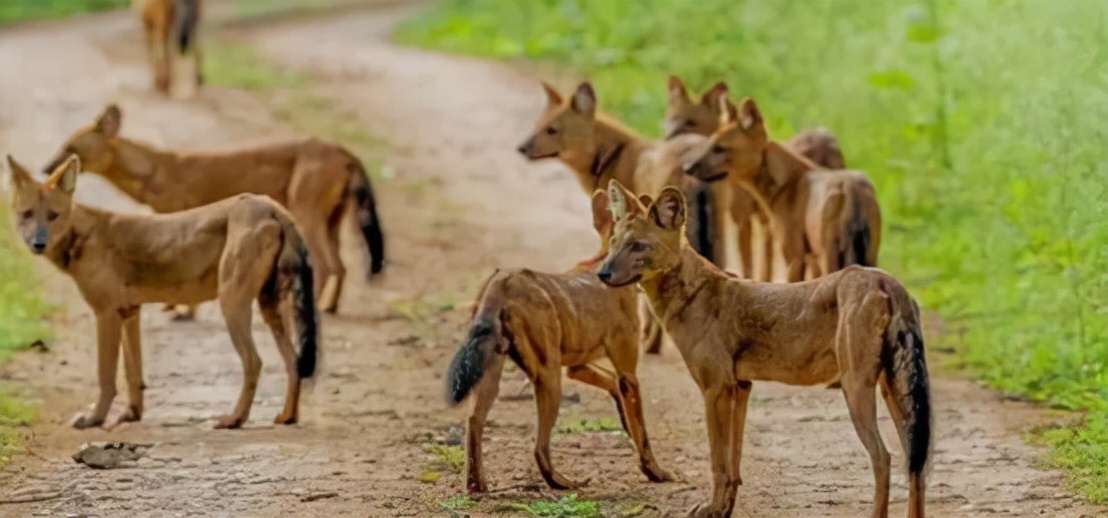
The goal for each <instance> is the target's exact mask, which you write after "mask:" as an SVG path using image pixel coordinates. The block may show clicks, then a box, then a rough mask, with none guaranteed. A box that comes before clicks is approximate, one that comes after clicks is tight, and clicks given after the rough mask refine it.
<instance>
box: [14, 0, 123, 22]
mask: <svg viewBox="0 0 1108 518" xmlns="http://www.w3.org/2000/svg"><path fill="white" fill-rule="evenodd" d="M129 3H130V0H4V1H3V2H0V25H5V24H9V23H16V22H22V21H27V20H38V19H43V18H61V17H64V16H71V15H74V14H80V13H88V12H93V11H106V10H109V9H122V8H124V7H127V5H128V4H129Z"/></svg>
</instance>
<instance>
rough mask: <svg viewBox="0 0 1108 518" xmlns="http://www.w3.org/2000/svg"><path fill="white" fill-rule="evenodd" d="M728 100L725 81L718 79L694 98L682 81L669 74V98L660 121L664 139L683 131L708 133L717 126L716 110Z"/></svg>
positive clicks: (717, 112)
mask: <svg viewBox="0 0 1108 518" xmlns="http://www.w3.org/2000/svg"><path fill="white" fill-rule="evenodd" d="M728 104H731V101H728V100H727V83H724V82H723V81H720V82H718V83H716V84H715V85H714V86H712V87H711V88H709V89H708V90H707V91H705V92H704V94H702V95H701V96H700V100H698V101H694V100H693V99H692V98H691V97H689V91H688V90H686V89H685V84H684V83H682V82H681V80H680V79H678V78H677V76H669V100H668V102H667V105H666V118H665V119H664V120H663V122H662V130H663V131H665V134H666V140H669V139H671V138H673V137H676V136H677V135H683V134H685V133H696V134H698V135H704V136H708V135H711V134H712V133H713V132H715V131H716V128H718V127H719V119H720V115H721V113H720V110H721V109H723V107H724V106H726V105H728Z"/></svg>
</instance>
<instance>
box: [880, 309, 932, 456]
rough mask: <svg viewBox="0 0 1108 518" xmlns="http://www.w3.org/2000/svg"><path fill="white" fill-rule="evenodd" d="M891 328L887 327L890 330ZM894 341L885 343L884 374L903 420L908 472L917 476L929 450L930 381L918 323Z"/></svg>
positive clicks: (901, 331)
mask: <svg viewBox="0 0 1108 518" xmlns="http://www.w3.org/2000/svg"><path fill="white" fill-rule="evenodd" d="M890 331H891V330H890ZM895 338H896V341H895V342H887V343H886V344H885V347H886V348H887V353H888V357H891V360H890V361H886V362H885V368H886V373H885V374H886V377H887V378H888V380H889V381H890V385H891V387H892V390H893V392H894V394H893V395H894V398H895V399H896V400H897V402H898V404H899V405H900V407H901V408H900V410H901V412H903V414H904V419H905V421H906V423H905V426H904V428H903V429H902V433H903V434H904V436H903V437H901V442H902V443H903V445H904V451H905V455H906V456H907V457H908V474H909V475H915V476H919V475H921V474H922V473H923V471H924V469H925V468H926V467H927V460H928V457H929V455H930V452H931V425H932V423H931V417H932V412H931V381H930V378H929V376H928V374H927V355H926V352H925V350H924V345H923V336H922V333H920V329H919V326H918V324H910V325H908V326H906V327H905V328H903V329H900V330H898V331H897V332H896V336H895Z"/></svg>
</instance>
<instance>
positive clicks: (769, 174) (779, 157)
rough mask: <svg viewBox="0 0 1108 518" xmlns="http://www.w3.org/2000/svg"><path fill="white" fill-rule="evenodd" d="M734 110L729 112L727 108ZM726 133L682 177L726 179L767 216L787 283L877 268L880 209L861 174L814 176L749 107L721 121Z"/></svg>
mask: <svg viewBox="0 0 1108 518" xmlns="http://www.w3.org/2000/svg"><path fill="white" fill-rule="evenodd" d="M732 106H733V105H732ZM723 121H724V125H723V126H721V127H720V128H719V129H718V130H716V132H715V133H714V134H713V135H712V136H711V137H710V138H709V139H708V140H707V141H705V142H704V143H702V144H701V145H700V147H699V150H698V151H697V152H695V153H691V154H689V155H688V157H689V163H688V164H686V166H685V169H686V172H688V173H689V174H691V175H693V176H696V177H697V178H699V179H701V180H705V181H716V180H723V179H726V180H727V181H729V182H731V183H732V185H734V186H735V187H736V188H743V189H746V190H747V191H748V192H750V193H751V194H752V195H753V197H754V199H755V200H756V201H758V203H759V204H760V205H762V206H764V207H765V208H764V210H765V212H767V213H768V214H769V215H770V225H771V229H772V233H773V235H774V237H775V239H777V240H778V241H779V242H780V243H781V248H782V250H781V251H782V253H783V254H784V256H785V261H786V263H787V264H788V281H789V282H796V281H799V280H802V279H803V277H804V269H805V266H807V268H808V270H809V272H810V274H811V277H812V278H815V277H819V276H820V275H823V274H827V273H831V272H835V271H838V270H839V269H841V268H844V267H846V266H849V265H852V264H858V265H862V266H876V265H877V252H878V249H879V247H880V245H881V209H880V206H879V205H878V202H877V195H876V192H875V190H874V188H873V184H872V183H871V182H870V181H869V179H868V178H867V177H866V175H865V174H864V173H862V172H861V171H845V170H836V171H828V170H824V169H822V168H820V167H819V166H817V165H816V164H814V163H813V162H811V161H810V160H808V159H806V158H804V157H802V156H800V155H798V154H796V153H795V152H793V151H790V150H789V149H788V148H786V147H785V146H782V145H781V144H778V143H777V142H774V141H771V140H770V139H769V135H768V132H767V131H766V127H765V121H764V119H763V118H762V114H761V112H760V111H759V110H758V107H757V106H756V105H755V104H754V101H753V100H751V99H746V100H744V101H743V103H742V106H741V107H738V108H735V109H734V111H732V110H730V109H729V110H728V113H727V114H725V116H724V118H723Z"/></svg>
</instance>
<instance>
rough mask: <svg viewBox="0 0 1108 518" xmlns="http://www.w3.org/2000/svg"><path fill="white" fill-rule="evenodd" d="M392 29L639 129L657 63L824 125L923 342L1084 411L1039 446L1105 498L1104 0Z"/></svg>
mask: <svg viewBox="0 0 1108 518" xmlns="http://www.w3.org/2000/svg"><path fill="white" fill-rule="evenodd" d="M397 38H398V39H399V40H400V41H401V42H404V43H409V44H415V45H419V46H423V47H428V48H434V49H440V50H446V51H453V52H460V53H466V54H472V55H478V56H488V57H495V58H506V59H520V58H522V59H527V60H532V61H542V62H552V63H555V64H557V65H559V66H560V67H565V68H566V69H568V70H571V71H573V72H574V73H576V74H578V75H580V76H582V77H587V78H590V79H591V80H592V81H593V82H594V85H595V86H596V89H597V92H598V96H599V99H600V104H601V107H602V108H603V109H605V110H607V111H610V112H612V113H613V114H615V115H617V116H619V117H620V118H622V119H623V120H624V121H626V122H627V123H629V124H630V125H632V126H634V127H636V128H638V129H639V130H641V131H643V132H644V133H646V134H648V135H652V136H657V135H658V134H659V132H660V127H659V123H660V119H661V117H662V114H663V110H664V106H665V96H666V93H665V79H666V76H667V75H669V74H671V73H672V74H676V75H678V76H680V77H681V78H682V79H684V80H685V81H686V83H687V84H689V85H690V87H692V88H694V89H696V90H697V91H699V90H701V89H703V88H705V87H707V86H708V85H710V84H711V83H712V82H714V81H716V80H719V79H724V80H726V81H728V83H729V84H730V86H731V90H732V92H733V96H735V97H741V96H745V95H749V96H752V97H754V98H755V99H756V100H757V101H758V102H759V106H760V107H761V108H762V111H763V114H764V115H765V116H766V117H767V120H768V123H769V125H770V129H771V131H772V134H773V135H774V136H775V137H777V138H778V139H782V140H783V139H785V138H787V137H789V136H790V135H791V134H793V133H794V132H795V131H797V130H799V129H801V128H804V127H808V126H812V125H817V124H818V125H825V126H827V127H829V128H831V129H832V130H833V131H834V132H835V133H837V134H838V135H839V137H840V141H841V144H842V146H843V149H844V152H845V154H846V157H847V162H848V164H849V165H851V166H852V167H857V168H861V169H864V170H866V171H867V172H868V173H869V174H870V175H871V177H872V178H873V179H874V181H875V182H876V184H877V187H878V190H879V193H880V198H881V203H882V210H883V213H884V221H885V223H884V228H885V235H884V240H883V243H882V250H881V265H882V266H883V267H884V268H886V269H888V270H890V271H892V272H894V273H895V274H897V275H898V276H899V277H901V278H902V279H904V280H905V281H906V282H907V283H908V284H909V286H910V287H911V288H912V290H913V292H914V293H915V294H916V295H917V296H918V297H920V298H921V300H922V302H923V303H924V305H925V306H926V307H928V308H929V309H932V310H935V311H938V312H939V313H940V314H941V315H942V316H943V317H944V319H945V322H946V328H947V330H948V331H949V332H947V333H944V334H943V335H942V336H931V337H930V345H932V346H934V345H937V344H939V343H942V345H944V346H950V347H954V348H955V349H956V350H957V351H958V353H959V354H958V359H959V362H960V363H962V364H964V366H965V367H967V368H969V369H970V370H971V371H972V372H974V373H975V374H976V375H978V376H980V377H981V378H983V379H985V380H987V381H988V382H989V383H991V384H992V385H993V386H995V387H997V388H999V389H1001V390H1003V391H1005V392H1009V393H1018V394H1022V395H1025V396H1027V397H1029V398H1031V399H1033V400H1035V401H1039V402H1043V403H1045V404H1048V405H1051V406H1055V407H1059V408H1065V409H1075V410H1086V411H1088V416H1087V423H1088V425H1087V426H1086V427H1085V428H1082V429H1079V430H1076V431H1071V432H1072V434H1073V436H1072V437H1065V438H1062V439H1058V440H1054V441H1052V443H1053V444H1055V445H1056V450H1055V455H1054V457H1055V460H1056V461H1057V462H1058V463H1059V464H1060V465H1065V466H1067V467H1070V468H1071V470H1070V473H1071V474H1073V479H1074V484H1075V486H1076V487H1079V488H1083V489H1084V491H1085V494H1086V495H1088V496H1089V497H1090V498H1091V499H1092V500H1094V501H1097V502H1102V503H1103V502H1108V495H1105V492H1104V491H1103V490H1101V491H1096V490H1094V489H1093V488H1092V487H1093V486H1092V485H1093V484H1094V483H1093V479H1092V477H1094V476H1095V475H1096V473H1097V470H1098V469H1100V470H1103V468H1098V467H1096V466H1097V465H1096V463H1097V462H1100V464H1099V466H1104V463H1103V459H1104V448H1105V447H1106V445H1108V433H1106V432H1105V428H1106V427H1108V424H1105V423H1108V217H1106V216H1108V203H1105V196H1106V194H1108V192H1106V186H1108V160H1105V159H1104V156H1105V155H1104V153H1105V151H1104V150H1105V142H1106V141H1108V140H1106V134H1108V125H1105V123H1104V121H1105V120H1108V89H1106V88H1105V76H1104V70H1108V46H1106V45H1104V41H1108V3H1105V2H1103V1H1100V0H1069V1H1066V2H1016V1H1010V0H978V1H972V2H966V1H962V2H957V1H953V0H931V1H922V2H917V1H909V0H887V1H883V2H874V1H872V0H834V1H800V0H792V1H778V2H764V1H758V0H696V1H694V0H640V1H637V2H614V1H613V2H597V1H586V0H533V1H529V2H505V1H497V0H446V1H443V2H441V3H440V4H438V5H437V6H436V7H434V8H432V9H430V10H428V11H426V12H425V13H424V14H422V15H420V16H418V17H416V18H414V19H412V20H410V21H409V22H407V23H406V24H405V25H404V26H403V27H402V28H401V30H400V31H399V32H398V34H397ZM534 95H535V97H536V98H540V97H541V95H542V93H541V90H540V89H539V86H538V84H537V82H536V84H535V94H534ZM536 115H537V114H536ZM522 137H523V136H522V135H521V138H522ZM1052 435H1053V434H1052ZM1055 439H1057V438H1056V437H1055ZM1101 472H1102V471H1101ZM1102 480H1103V479H1102ZM1101 486H1103V484H1102V483H1101Z"/></svg>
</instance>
